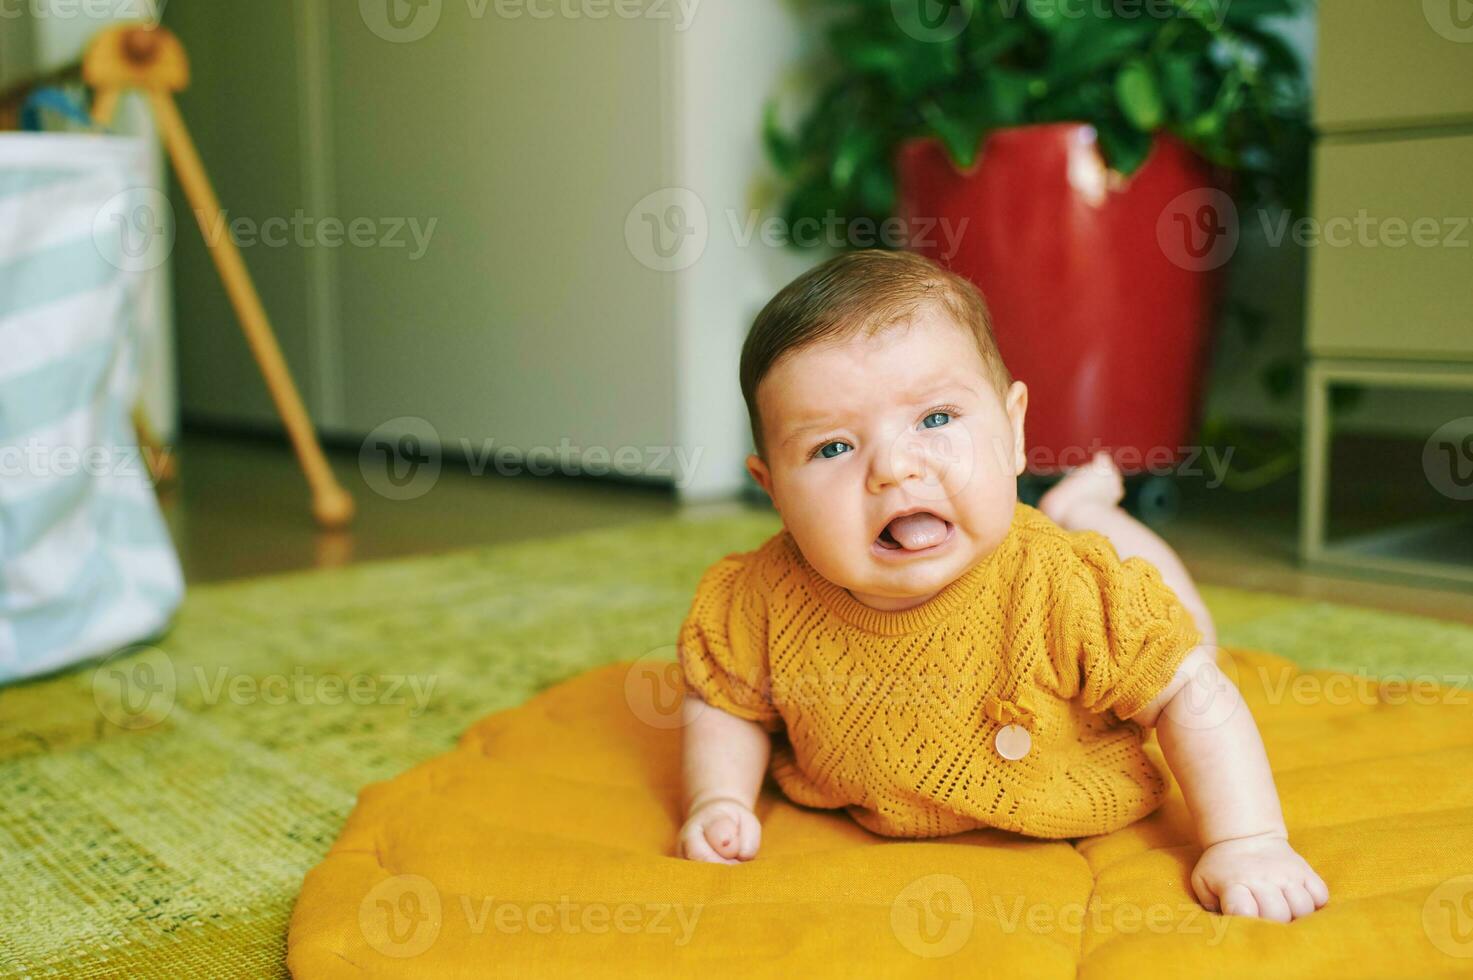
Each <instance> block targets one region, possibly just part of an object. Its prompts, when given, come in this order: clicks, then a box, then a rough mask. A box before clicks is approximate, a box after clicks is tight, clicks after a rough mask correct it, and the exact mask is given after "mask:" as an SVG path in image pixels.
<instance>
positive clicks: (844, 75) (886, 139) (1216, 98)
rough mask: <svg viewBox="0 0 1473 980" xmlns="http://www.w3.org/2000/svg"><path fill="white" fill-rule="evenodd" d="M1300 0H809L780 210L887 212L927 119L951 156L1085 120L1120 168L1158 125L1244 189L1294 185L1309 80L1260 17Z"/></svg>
mask: <svg viewBox="0 0 1473 980" xmlns="http://www.w3.org/2000/svg"><path fill="white" fill-rule="evenodd" d="M1305 2H1306V0H809V2H808V3H807V4H805V9H806V10H807V12H808V13H809V14H810V15H811V16H812V17H813V18H814V19H815V21H816V22H818V23H819V24H820V25H821V26H822V28H823V30H824V33H825V36H826V39H827V51H828V53H829V54H830V55H831V59H830V60H829V62H828V64H826V65H823V66H821V67H820V72H821V76H822V77H821V79H820V82H819V85H818V91H817V94H816V97H815V98H814V100H813V103H812V105H811V106H810V107H809V109H808V111H807V112H806V113H805V114H804V115H803V116H802V118H801V120H800V121H799V122H798V123H797V125H796V127H793V128H791V129H789V128H785V127H784V126H783V125H782V124H781V123H780V122H779V119H778V113H777V109H776V105H775V103H774V104H772V105H770V106H769V112H768V116H767V120H766V126H765V134H764V135H765V141H766V145H767V149H768V153H769V155H770V157H771V159H772V161H773V163H774V165H775V166H776V168H777V170H778V172H779V174H780V176H781V178H782V180H783V183H784V190H783V200H784V210H785V212H786V217H787V218H788V220H789V222H790V223H791V222H792V221H795V220H796V219H798V218H802V217H813V218H820V219H821V218H823V217H825V216H826V215H828V214H830V213H837V214H838V215H840V216H844V217H849V218H857V217H861V216H864V217H869V218H872V219H883V218H885V217H887V216H889V215H890V214H891V213H892V212H893V210H894V207H895V176H894V167H893V157H894V151H895V149H896V147H897V146H899V145H900V144H901V143H902V142H903V141H905V140H907V139H912V138H915V137H925V136H932V137H935V138H937V139H939V140H940V141H941V142H942V143H943V144H944V145H945V147H946V149H947V151H948V153H949V154H950V156H951V158H952V160H953V161H954V162H955V164H956V165H957V167H959V168H960V169H963V170H965V169H967V168H969V167H971V166H972V165H973V163H974V162H975V160H976V155H977V150H978V147H979V146H980V145H981V142H982V140H983V138H984V137H985V136H986V135H987V134H988V133H990V132H992V131H994V130H998V129H1003V128H1006V127H1013V126H1023V125H1029V124H1037V123H1050V122H1063V121H1081V122H1087V123H1090V124H1091V125H1093V126H1094V127H1095V129H1096V130H1097V132H1098V133H1099V138H1100V142H1101V145H1102V147H1103V150H1104V153H1105V156H1106V159H1107V161H1108V162H1109V164H1110V166H1111V167H1112V168H1113V169H1115V170H1117V171H1118V172H1120V173H1121V174H1125V175H1130V174H1132V173H1134V172H1135V170H1136V169H1137V168H1138V167H1139V166H1140V165H1141V163H1142V162H1143V161H1144V160H1145V158H1146V156H1147V154H1148V152H1149V150H1150V148H1151V142H1152V138H1153V136H1155V135H1156V134H1158V133H1170V134H1172V135H1174V136H1176V137H1178V138H1180V139H1181V140H1182V141H1183V142H1185V143H1186V144H1187V145H1188V146H1190V147H1191V148H1192V149H1193V150H1195V151H1196V152H1197V153H1199V154H1201V155H1202V156H1203V157H1204V158H1206V159H1207V160H1209V161H1211V162H1212V163H1214V164H1217V165H1220V166H1222V167H1225V168H1226V169H1228V170H1230V171H1233V172H1234V173H1236V174H1237V175H1238V178H1239V179H1238V180H1237V181H1236V182H1235V185H1234V186H1235V188H1236V189H1237V194H1238V197H1239V198H1240V200H1241V201H1242V202H1243V203H1244V204H1245V205H1247V206H1254V205H1257V204H1261V203H1283V204H1287V205H1288V206H1290V207H1291V208H1298V207H1299V206H1301V205H1302V203H1303V200H1304V174H1305V173H1306V170H1307V168H1306V166H1305V155H1306V152H1307V147H1308V142H1309V126H1308V83H1307V80H1306V78H1305V74H1304V67H1303V65H1302V64H1301V63H1300V60H1299V58H1298V57H1297V56H1296V55H1295V53H1294V52H1293V51H1292V50H1291V49H1290V48H1289V47H1288V46H1287V45H1286V44H1285V43H1284V41H1283V40H1282V39H1281V38H1280V37H1279V36H1278V35H1276V34H1275V33H1274V32H1273V30H1272V27H1271V22H1270V18H1272V17H1275V16H1290V15H1293V14H1295V13H1297V12H1298V11H1299V10H1300V8H1301V7H1302V6H1304V4H1305Z"/></svg>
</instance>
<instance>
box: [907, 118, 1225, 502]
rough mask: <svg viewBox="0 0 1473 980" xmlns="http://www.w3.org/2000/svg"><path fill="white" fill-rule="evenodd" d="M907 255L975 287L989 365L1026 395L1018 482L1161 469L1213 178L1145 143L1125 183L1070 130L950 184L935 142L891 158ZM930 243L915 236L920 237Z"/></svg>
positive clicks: (1169, 452) (1024, 137)
mask: <svg viewBox="0 0 1473 980" xmlns="http://www.w3.org/2000/svg"><path fill="white" fill-rule="evenodd" d="M896 173H897V177H898V190H899V216H900V217H901V218H902V219H904V220H906V221H907V222H908V223H909V224H908V227H909V230H910V234H911V247H912V248H914V249H915V250H916V251H919V252H921V253H922V254H924V255H927V256H928V257H930V258H933V259H935V260H937V261H938V262H940V263H941V264H943V265H945V266H947V267H949V268H951V269H953V270H955V271H956V272H959V273H961V274H962V275H964V276H966V277H967V278H969V279H971V280H972V281H973V282H975V283H976V284H977V285H978V286H979V287H980V288H981V290H982V293H983V295H984V296H986V298H987V304H988V307H989V309H990V310H991V312H992V318H993V326H994V330H995V332H996V335H997V342H998V346H999V348H1000V349H1001V351H1002V355H1003V359H1004V360H1005V361H1006V362H1007V365H1008V368H1009V370H1010V371H1011V372H1012V374H1013V377H1015V378H1017V379H1019V380H1021V381H1023V382H1025V383H1026V384H1027V385H1028V416H1027V423H1026V430H1027V439H1028V459H1029V463H1028V468H1029V470H1030V471H1031V472H1034V473H1056V472H1059V471H1060V470H1062V469H1065V468H1068V467H1071V466H1077V465H1079V464H1081V463H1083V462H1084V461H1085V460H1086V459H1087V458H1088V457H1089V455H1090V454H1092V453H1093V452H1094V451H1095V450H1097V449H1107V450H1109V451H1111V453H1112V455H1113V456H1114V457H1115V460H1116V462H1117V463H1118V464H1119V465H1120V467H1121V469H1122V470H1124V471H1126V472H1129V473H1133V472H1140V471H1142V470H1156V471H1159V469H1158V468H1165V467H1169V466H1171V465H1172V464H1174V463H1175V462H1177V461H1178V460H1179V459H1180V456H1181V452H1182V450H1183V449H1184V447H1186V446H1187V445H1188V444H1189V442H1190V441H1191V439H1192V437H1193V435H1194V433H1195V431H1196V428H1197V425H1198V423H1199V422H1200V415H1201V408H1202V392H1203V387H1204V382H1205V376H1206V370H1207V361H1208V355H1209V342H1210V339H1211V333H1212V331H1211V329H1210V325H1211V323H1212V321H1213V308H1214V306H1215V305H1216V301H1217V299H1218V296H1219V294H1220V290H1221V285H1222V276H1221V269H1222V265H1223V264H1224V263H1225V262H1226V261H1227V258H1228V256H1230V255H1231V254H1232V251H1233V249H1234V248H1235V247H1236V243H1237V223H1236V213H1235V212H1234V211H1232V210H1231V207H1232V205H1231V201H1230V199H1229V198H1228V197H1227V196H1226V193H1225V191H1224V190H1223V187H1224V186H1225V184H1224V180H1223V178H1222V177H1221V175H1220V174H1219V173H1218V171H1217V170H1216V168H1214V167H1212V166H1211V165H1210V164H1208V163H1207V162H1206V161H1205V160H1203V159H1202V158H1201V157H1199V156H1197V155H1196V154H1195V153H1193V152H1192V151H1191V150H1190V149H1188V148H1187V147H1186V146H1185V145H1184V144H1182V143H1180V142H1179V141H1177V140H1175V139H1172V138H1170V137H1164V136H1162V137H1157V139H1156V141H1155V143H1154V145H1153V146H1152V149H1151V153H1150V156H1149V157H1148V158H1147V159H1146V161H1145V163H1144V164H1143V165H1142V166H1141V167H1140V169H1139V170H1137V171H1136V173H1135V174H1133V175H1131V176H1130V177H1128V178H1123V177H1121V175H1120V174H1118V173H1116V172H1114V171H1109V170H1107V169H1106V168H1105V165H1104V162H1103V158H1102V157H1101V155H1100V151H1099V148H1098V145H1097V138H1096V135H1095V130H1094V128H1093V127H1091V126H1087V125H1083V124H1076V123H1060V124H1050V125H1042V126H1024V127H1019V128H1016V129H1007V130H1001V131H998V132H996V133H993V134H992V135H990V136H989V137H988V138H987V140H986V141H985V143H984V144H983V147H982V151H981V153H980V155H979V157H978V161H977V164H976V165H975V166H974V167H973V169H972V170H971V172H969V173H960V172H958V171H957V169H956V168H955V166H953V164H952V163H951V161H950V159H949V158H948V157H947V155H946V152H945V150H944V149H943V148H942V146H941V144H940V143H939V142H936V141H934V140H913V141H909V142H907V143H905V144H903V145H902V146H901V147H900V148H899V151H898V155H897V160H896ZM928 230H929V234H928Z"/></svg>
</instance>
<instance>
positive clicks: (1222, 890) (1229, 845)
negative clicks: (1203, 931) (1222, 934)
mask: <svg viewBox="0 0 1473 980" xmlns="http://www.w3.org/2000/svg"><path fill="white" fill-rule="evenodd" d="M1192 890H1193V891H1195V892H1196V893H1197V900H1198V901H1200V902H1201V903H1202V905H1203V907H1204V908H1206V909H1207V910H1208V911H1211V912H1218V911H1220V912H1222V914H1223V915H1246V916H1250V917H1255V916H1256V917H1258V918H1261V919H1272V920H1273V921H1275V922H1290V921H1293V920H1294V919H1299V918H1303V917H1304V916H1306V915H1309V914H1310V913H1311V912H1313V911H1314V910H1315V909H1317V908H1319V907H1320V906H1322V905H1324V904H1325V903H1326V902H1328V901H1329V900H1330V889H1329V888H1328V887H1327V886H1326V885H1325V882H1324V879H1323V878H1321V877H1320V876H1319V875H1317V874H1315V872H1314V869H1313V868H1311V867H1310V866H1309V863H1308V862H1307V861H1305V860H1304V858H1302V857H1300V856H1299V854H1298V853H1297V852H1296V851H1295V850H1294V848H1292V847H1290V846H1289V841H1288V840H1287V839H1286V838H1285V837H1283V836H1281V835H1262V836H1257V837H1241V838H1237V839H1234V840H1224V841H1218V842H1217V843H1216V844H1213V845H1212V846H1211V847H1209V848H1207V849H1206V850H1205V851H1203V852H1202V857H1201V859H1200V860H1198V861H1197V867H1196V868H1195V869H1193V871H1192Z"/></svg>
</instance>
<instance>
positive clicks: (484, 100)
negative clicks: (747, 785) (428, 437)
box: [165, 0, 806, 497]
mask: <svg viewBox="0 0 1473 980" xmlns="http://www.w3.org/2000/svg"><path fill="white" fill-rule="evenodd" d="M630 10H631V8H630V6H629V5H628V4H614V3H599V2H583V3H573V4H568V3H552V2H540V0H526V2H525V3H507V2H497V0H486V2H480V0H427V2H425V3H420V4H417V5H416V4H411V3H408V2H405V0H362V2H337V0H333V2H329V0H296V2H290V0H252V2H251V3H249V4H220V3H216V2H205V0H172V2H171V3H170V4H169V6H168V8H167V11H166V15H165V23H166V24H168V25H169V26H171V27H173V28H174V29H175V30H176V31H177V32H178V33H179V34H180V36H181V37H182V39H183V40H184V43H185V46H186V48H187V50H188V51H189V52H190V55H191V59H192V61H193V63H194V70H195V82H194V85H193V86H192V88H191V89H190V91H188V92H186V93H185V94H184V96H183V97H182V99H181V104H182V106H183V110H184V113H185V117H186V119H187V120H188V121H189V124H190V126H191V128H192V129H193V131H194V133H195V136H196V139H197V141H198V143H199V145H200V150H201V153H202V155H203V157H204V159H205V162H206V165H207V166H208V167H209V169H210V171H211V173H212V176H213V177H214V180H215V183H216V188H217V190H218V192H219V196H220V198H221V201H222V203H223V205H224V207H226V208H227V209H228V210H229V211H230V215H231V218H232V221H238V222H239V223H238V225H237V231H238V232H240V233H241V234H238V235H237V238H238V239H239V240H241V244H242V245H243V246H244V247H243V252H244V255H245V259H246V262H247V263H248V265H249V266H250V269H251V272H252V274H253V275H254V276H255V278H256V281H257V284H258V286H259V287H260V290H261V294H262V297H263V300H264V301H265V304H266V307H267V310H268V312H269V313H270V315H271V317H272V320H273V323H274V325H275V327H276V329H277V332H278V334H279V335H280V340H281V345H282V348H283V350H284V351H285V353H286V356H287V358H288V360H289V362H290V363H291V365H292V368H293V370H294V371H295V372H296V375H297V379H298V382H299V385H300V387H301V388H302V391H303V397H304V398H305V400H306V401H307V404H308V406H309V408H310V410H311V412H312V414H313V416H314V418H315V419H316V420H317V422H318V424H319V425H320V426H321V428H322V429H323V430H324V432H326V433H327V434H328V435H329V436H333V435H336V436H339V437H344V438H345V439H348V440H352V439H354V438H357V437H360V436H361V435H363V434H364V433H367V432H369V431H371V430H373V429H375V428H376V427H378V426H380V425H382V424H384V423H386V422H389V421H390V420H393V419H396V418H398V417H402V416H410V417H416V418H421V419H424V420H426V421H427V422H428V423H429V424H430V425H431V426H433V428H434V431H435V432H437V433H438V435H439V437H440V440H441V442H442V444H444V445H445V446H446V447H447V451H449V452H451V453H456V452H459V451H461V450H462V449H464V448H467V447H468V448H469V449H470V450H471V452H472V453H473V454H484V453H485V451H487V449H488V448H489V449H492V450H494V449H497V448H500V447H503V446H506V447H512V448H514V449H516V450H518V451H521V452H530V451H536V450H539V449H540V448H541V449H544V450H545V449H553V450H556V449H559V447H561V448H562V451H563V452H564V453H565V454H567V453H571V455H572V456H573V457H574V458H576V457H577V456H578V454H579V451H580V450H583V451H587V450H590V449H595V450H598V451H599V452H600V453H601V454H612V453H615V452H618V451H619V450H621V449H623V448H624V447H635V448H637V449H638V450H639V454H638V455H639V458H640V462H639V464H638V466H639V468H640V469H641V470H642V472H643V473H644V475H646V476H648V477H649V478H651V479H657V480H664V481H669V482H674V483H675V484H676V485H677V486H678V487H679V488H680V489H681V491H682V493H684V494H685V495H686V496H690V497H702V496H712V495H721V494H725V493H729V492H732V491H734V490H736V489H737V488H739V487H740V486H741V485H742V483H743V480H744V476H743V473H742V458H743V456H744V455H745V453H746V452H747V447H748V441H749V437H748V435H747V428H746V417H745V411H744V408H743V405H742V402H741V396H740V391H739V388H738V385H737V380H736V378H737V364H736V357H737V352H738V351H739V350H740V346H741V341H742V337H743V336H744V333H745V330H746V328H747V326H748V324H749V323H750V321H751V317H752V316H753V314H754V313H755V312H756V310H757V309H758V308H759V307H760V305H761V303H762V302H763V301H764V300H765V298H766V297H767V296H768V295H769V294H770V293H771V292H772V291H773V289H775V288H776V287H777V286H780V285H781V284H782V282H784V281H786V279H787V278H788V277H789V276H790V275H791V274H792V273H793V271H794V270H795V269H796V268H797V267H800V266H801V264H802V263H803V262H804V261H806V260H805V259H803V258H802V257H800V256H793V255H774V254H773V253H772V250H771V249H769V248H768V247H766V246H764V245H763V244H762V243H761V241H760V240H759V239H755V238H754V239H753V240H752V241H751V242H749V243H743V242H742V241H741V235H739V234H736V233H734V231H733V226H734V225H735V226H736V227H737V229H738V230H740V227H741V225H742V224H743V223H744V222H745V221H746V217H745V216H746V214H747V212H748V210H749V209H750V208H751V207H752V206H753V202H752V201H751V200H750V196H751V193H752V188H753V186H754V185H755V183H756V181H757V180H758V178H759V176H760V174H761V172H762V168H763V166H764V164H763V160H762V152H761V145H760V140H759V122H760V118H761V108H762V105H763V103H764V101H765V100H766V98H767V97H768V96H769V95H770V94H771V93H772V92H773V91H774V89H775V87H776V86H777V82H778V76H779V74H780V73H781V72H782V71H783V70H785V69H786V68H787V67H788V66H789V65H791V64H792V63H793V61H794V60H795V58H796V28H795V26H794V25H793V24H792V23H791V21H790V15H789V14H788V13H787V12H786V9H785V5H784V4H782V3H781V0H744V2H742V3H740V4H737V3H732V2H730V0H724V2H720V3H718V2H716V0H710V2H705V3H699V4H691V3H690V2H689V0H687V2H686V3H685V4H681V3H676V2H674V0H669V2H660V3H650V4H647V5H645V6H644V7H643V8H640V12H639V15H638V16H628V14H629V13H630ZM620 11H622V13H620ZM600 12H602V16H597V15H598V14H599V13H600ZM548 13H551V14H552V16H543V15H545V14H548ZM669 188H683V189H685V190H688V191H689V192H691V195H692V196H693V200H694V202H695V204H694V207H695V208H698V209H700V210H701V211H703V212H704V214H703V215H700V217H702V218H704V222H703V224H704V227H705V230H706V240H705V242H704V246H703V248H702V249H701V250H700V258H699V259H697V260H696V261H694V262H693V263H690V264H686V263H684V262H677V263H674V264H675V265H679V266H680V267H679V268H673V269H661V268H651V267H650V266H652V265H654V266H660V265H661V264H662V263H661V262H660V261H659V259H658V257H657V255H656V256H655V257H654V258H653V260H651V256H652V254H654V253H650V252H649V251H648V250H646V249H645V248H644V247H643V246H641V245H640V243H639V234H640V230H641V229H643V232H644V233H646V234H652V233H655V232H658V231H659V230H660V228H661V223H662V222H664V221H665V220H666V219H667V217H669V215H667V213H666V209H665V206H666V203H667V201H668V192H667V194H666V195H661V194H660V192H661V191H664V190H666V189H669ZM651 194H655V195H656V196H655V197H654V198H650V197H649V195H651ZM641 201H646V202H652V203H647V204H646V210H647V211H648V212H649V213H648V214H642V213H639V212H638V210H636V205H637V204H639V202H641ZM176 203H178V204H179V205H180V206H182V202H176ZM687 217H690V218H694V217H696V216H695V215H687ZM272 219H275V220H274V222H273V223H272V224H271V225H270V226H269V227H268V224H267V222H270V221H272ZM651 221H653V222H654V227H653V228H651V227H650V225H649V222H651ZM355 222H356V225H355V224H354V223H355ZM181 227H187V226H185V225H184V224H183V222H181ZM355 227H356V229H357V234H356V236H355V235H353V234H350V233H349V232H350V231H351V230H352V229H353V228H355ZM626 229H631V234H633V236H634V237H633V238H628V237H626ZM197 238H198V236H195V235H192V234H191V235H181V236H180V242H179V245H178V248H177V249H176V256H175V258H176V277H177V280H178V283H179V287H178V297H179V305H178V313H177V318H178V332H179V335H180V339H179V357H180V365H181V378H182V382H181V387H182V398H183V406H184V411H185V413H186V416H188V417H193V418H198V419H206V420H213V421H217V422H225V423H230V424H241V425H248V426H260V425H275V421H274V416H273V414H272V412H271V409H270V404H269V402H268V400H267V398H266V395H265V392H264V390H263V388H262V385H261V383H260V381H259V378H258V377H256V374H255V369H254V366H253V364H252V363H251V361H250V360H249V355H248V353H247V351H246V348H245V345H244V342H243V341H242V339H241V338H240V336H239V331H238V329H237V328H236V326H235V323H234V321H233V318H232V317H231V315H230V311H229V307H228V306H227V305H226V303H225V300H224V297H223V295H222V294H221V292H220V288H219V284H218V282H217V280H216V279H215V277H214V275H213V273H212V272H211V269H210V267H209V265H208V259H207V257H206V255H205V253H204V249H203V247H202V246H201V245H200V244H199V242H198V240H197ZM641 258H644V259H645V261H641ZM664 264H666V265H668V264H669V263H664ZM625 458H626V460H627V459H631V458H632V456H630V454H629V453H628V451H626V454H625Z"/></svg>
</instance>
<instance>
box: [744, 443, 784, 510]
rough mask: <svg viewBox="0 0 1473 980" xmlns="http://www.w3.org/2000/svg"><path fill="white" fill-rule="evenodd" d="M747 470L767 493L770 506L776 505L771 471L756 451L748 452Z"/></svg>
mask: <svg viewBox="0 0 1473 980" xmlns="http://www.w3.org/2000/svg"><path fill="white" fill-rule="evenodd" d="M747 472H748V473H750V474H752V479H754V480H756V481H757V485H758V486H759V487H761V488H762V490H763V491H764V492H765V493H766V494H767V497H768V499H769V500H771V501H772V506H774V507H776V506H777V498H776V497H774V496H773V495H772V471H771V470H769V469H768V468H767V464H766V463H765V462H763V460H762V457H761V456H758V455H757V454H756V453H749V454H748V455H747Z"/></svg>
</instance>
